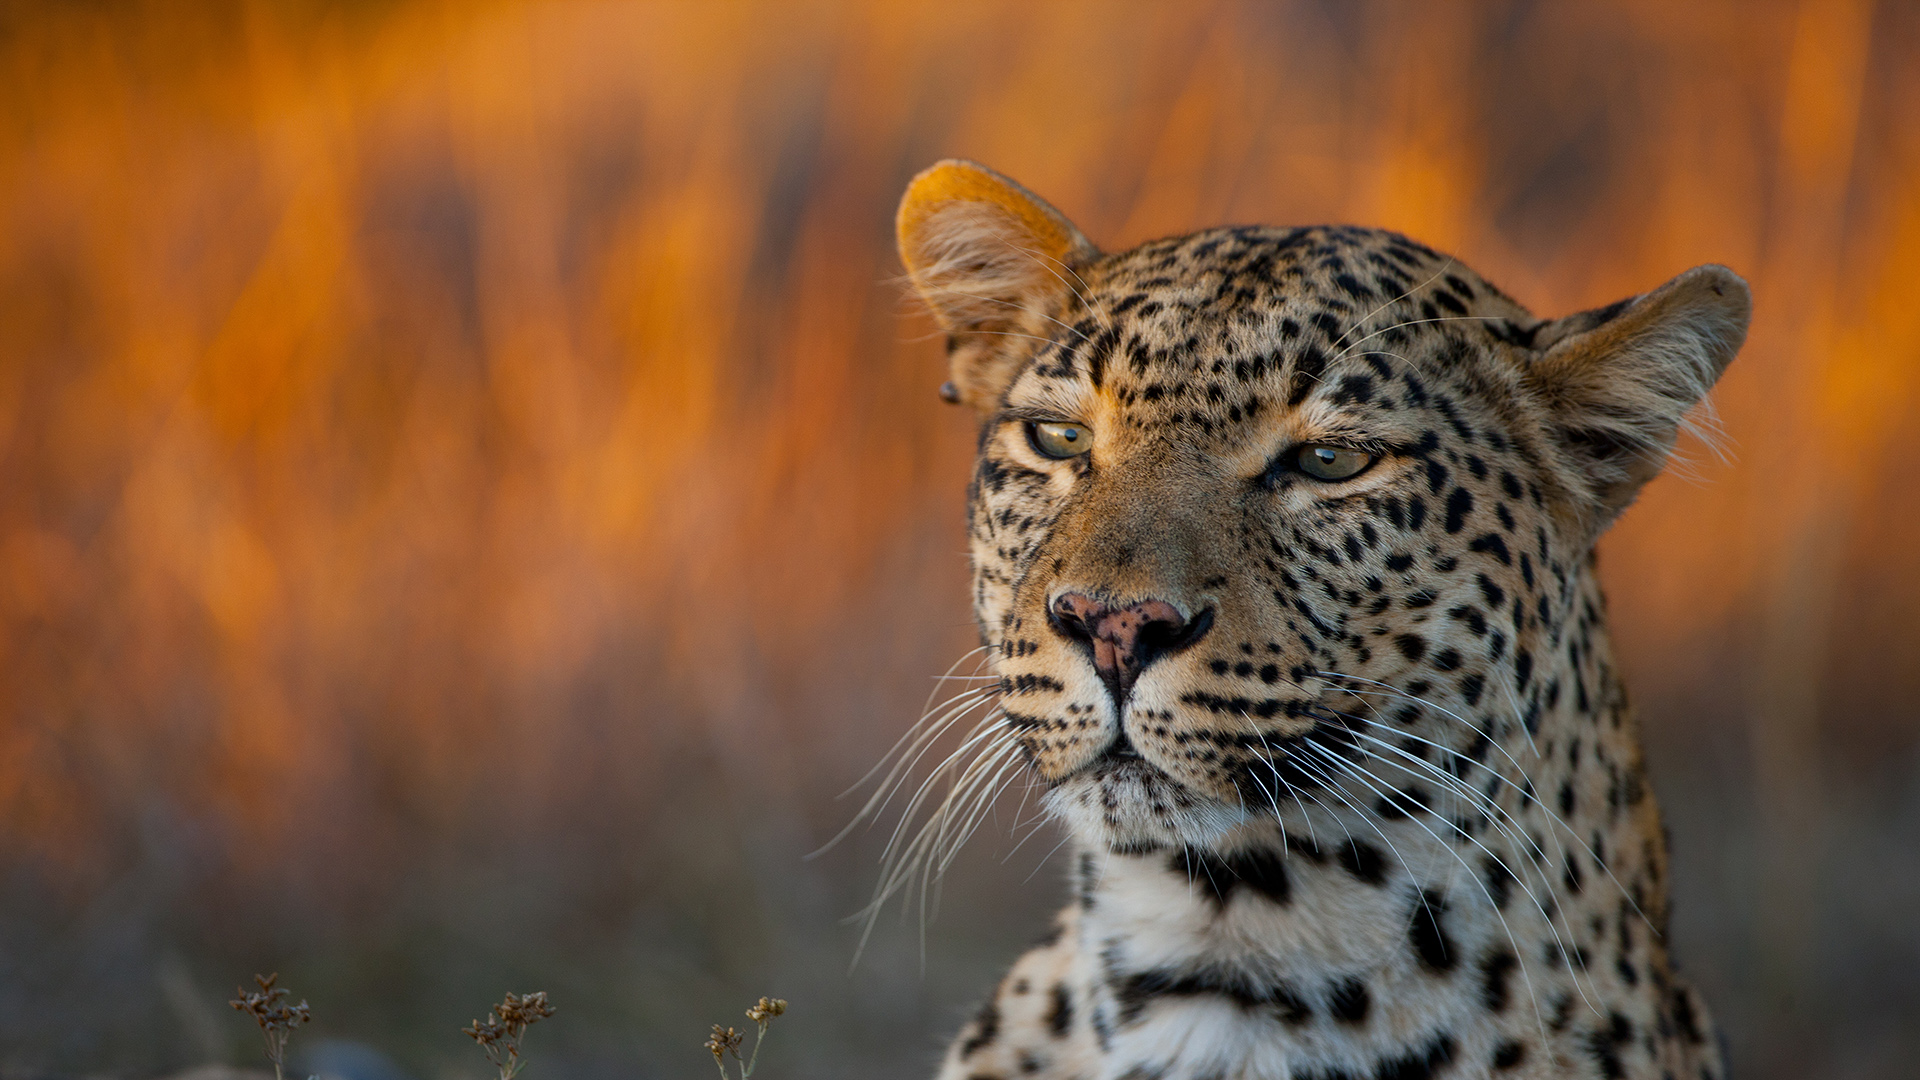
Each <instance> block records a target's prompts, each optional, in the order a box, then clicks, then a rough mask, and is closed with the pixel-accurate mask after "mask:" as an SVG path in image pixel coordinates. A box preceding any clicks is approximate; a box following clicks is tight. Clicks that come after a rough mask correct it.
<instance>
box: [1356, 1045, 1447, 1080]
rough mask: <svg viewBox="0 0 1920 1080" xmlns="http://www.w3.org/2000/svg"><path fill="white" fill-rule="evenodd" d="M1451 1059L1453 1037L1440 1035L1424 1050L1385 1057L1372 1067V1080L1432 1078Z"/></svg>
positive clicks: (1427, 1079)
mask: <svg viewBox="0 0 1920 1080" xmlns="http://www.w3.org/2000/svg"><path fill="white" fill-rule="evenodd" d="M1452 1060H1453V1037H1452V1036H1450V1035H1441V1036H1439V1037H1437V1038H1435V1039H1434V1040H1433V1041H1432V1042H1430V1043H1428V1044H1427V1048H1426V1050H1425V1051H1424V1052H1423V1051H1417V1050H1416V1051H1414V1052H1413V1053H1411V1054H1408V1055H1407V1056H1405V1057H1397V1058H1387V1059H1385V1060H1383V1061H1381V1062H1380V1063H1379V1064H1378V1065H1377V1066H1375V1067H1374V1070H1373V1077H1374V1080H1432V1077H1433V1076H1434V1075H1436V1074H1437V1073H1438V1072H1439V1071H1440V1069H1441V1067H1442V1066H1444V1065H1446V1064H1447V1062H1449V1061H1452Z"/></svg>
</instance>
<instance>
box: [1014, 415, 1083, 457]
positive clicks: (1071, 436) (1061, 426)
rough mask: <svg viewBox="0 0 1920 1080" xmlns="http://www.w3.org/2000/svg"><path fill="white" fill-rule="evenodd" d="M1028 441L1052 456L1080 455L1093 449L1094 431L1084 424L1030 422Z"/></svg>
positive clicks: (1035, 447) (1036, 448) (1043, 452)
mask: <svg viewBox="0 0 1920 1080" xmlns="http://www.w3.org/2000/svg"><path fill="white" fill-rule="evenodd" d="M1027 441H1028V442H1030V443H1032V444H1033V448H1034V449H1035V450H1038V451H1039V452H1041V453H1042V454H1045V455H1046V456H1048V457H1050V458H1070V457H1079V456H1080V455H1081V454H1084V453H1086V452H1087V451H1089V450H1091V449H1093V432H1092V431H1091V430H1090V429H1088V428H1087V427H1086V426H1085V425H1083V424H1067V423H1058V422H1046V423H1039V422H1036V423H1030V424H1028V425H1027Z"/></svg>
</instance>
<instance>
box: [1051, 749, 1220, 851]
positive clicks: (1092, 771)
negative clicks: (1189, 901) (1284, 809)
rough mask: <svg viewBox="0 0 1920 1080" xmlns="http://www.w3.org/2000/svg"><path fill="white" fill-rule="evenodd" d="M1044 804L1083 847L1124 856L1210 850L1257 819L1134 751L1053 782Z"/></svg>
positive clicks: (1109, 757)
mask: <svg viewBox="0 0 1920 1080" xmlns="http://www.w3.org/2000/svg"><path fill="white" fill-rule="evenodd" d="M1041 805H1042V806H1044V807H1045V808H1046V810H1047V812H1048V813H1050V814H1051V815H1053V817H1054V818H1055V819H1056V820H1058V821H1060V822H1061V823H1062V824H1063V825H1064V826H1065V827H1066V828H1067V830H1068V831H1069V832H1070V833H1071V834H1072V835H1073V836H1074V837H1075V838H1076V839H1078V840H1079V841H1081V842H1082V843H1083V844H1087V845H1090V846H1098V847H1102V848H1105V849H1106V850H1108V851H1112V852H1115V853H1119V854H1139V853H1141V852H1147V851H1157V850H1160V849H1162V848H1177V847H1193V848H1204V847H1210V846H1212V845H1213V844H1215V843H1217V842H1218V841H1219V840H1220V839H1221V838H1222V837H1225V836H1226V835H1227V834H1228V833H1230V832H1232V831H1233V830H1234V829H1236V828H1238V827H1240V826H1241V825H1244V824H1245V823H1246V822H1247V821H1248V820H1250V819H1251V818H1252V817H1253V816H1254V814H1253V813H1252V812H1251V811H1250V810H1249V809H1248V808H1246V807H1243V806H1240V805H1237V804H1231V803H1224V802H1221V801H1220V800H1219V799H1216V798H1213V797H1212V796H1209V795H1203V794H1200V793H1197V792H1195V791H1193V790H1192V789H1190V788H1188V787H1187V786H1186V785H1184V784H1182V783H1180V781H1178V780H1176V779H1174V778H1173V776H1171V775H1169V774H1168V773H1167V772H1166V770H1164V769H1162V768H1160V767H1159V766H1158V765H1155V764H1153V763H1152V762H1150V761H1148V760H1147V759H1146V758H1144V757H1142V756H1141V755H1140V754H1138V753H1137V752H1132V751H1122V752H1119V753H1115V752H1112V751H1109V752H1108V753H1105V754H1102V755H1101V756H1100V757H1099V758H1097V759H1095V760H1094V761H1092V762H1089V763H1088V764H1087V765H1086V766H1085V767H1083V768H1082V769H1080V770H1079V771H1078V772H1076V773H1074V774H1073V775H1071V776H1069V777H1067V778H1065V779H1064V780H1061V781H1059V782H1058V783H1055V784H1053V785H1052V786H1051V787H1050V788H1049V789H1048V790H1047V793H1046V795H1045V797H1044V798H1043V799H1042V803H1041Z"/></svg>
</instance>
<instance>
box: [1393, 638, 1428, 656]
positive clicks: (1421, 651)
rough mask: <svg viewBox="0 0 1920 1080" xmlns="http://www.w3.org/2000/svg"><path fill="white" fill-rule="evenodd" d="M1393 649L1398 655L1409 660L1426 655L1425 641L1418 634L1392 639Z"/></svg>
mask: <svg viewBox="0 0 1920 1080" xmlns="http://www.w3.org/2000/svg"><path fill="white" fill-rule="evenodd" d="M1393 644H1394V647H1395V648H1397V649H1399V650H1400V655H1401V656H1404V657H1406V658H1407V659H1409V660H1418V659H1420V658H1421V657H1423V656H1425V655H1427V639H1426V638H1423V637H1421V636H1420V635H1418V634H1401V635H1400V636H1399V637H1396V638H1394V639H1393Z"/></svg>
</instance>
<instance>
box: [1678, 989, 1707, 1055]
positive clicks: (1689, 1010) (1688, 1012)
mask: <svg viewBox="0 0 1920 1080" xmlns="http://www.w3.org/2000/svg"><path fill="white" fill-rule="evenodd" d="M1673 1022H1674V1023H1676V1024H1678V1025H1680V1033H1681V1034H1682V1035H1685V1036H1686V1037H1687V1041H1688V1042H1690V1043H1693V1044H1695V1045H1699V1044H1700V1043H1704V1042H1706V1041H1707V1037H1706V1036H1705V1035H1704V1034H1702V1033H1701V1031H1700V1019H1699V1016H1698V1014H1696V1013H1695V1012H1694V1011H1693V998H1691V997H1689V996H1687V992H1686V991H1685V990H1680V989H1676V990H1674V992H1673Z"/></svg>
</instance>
